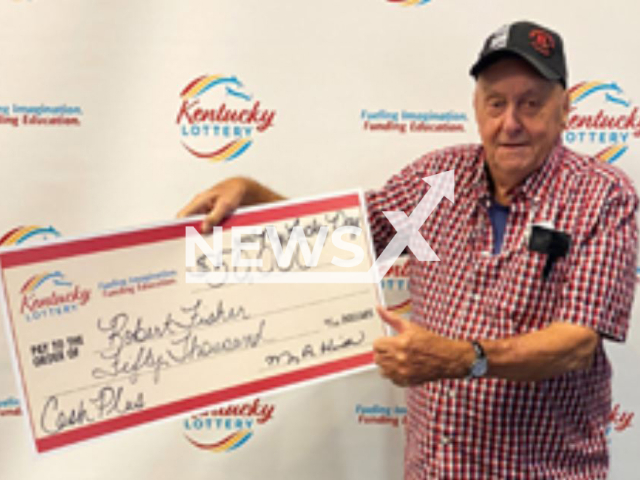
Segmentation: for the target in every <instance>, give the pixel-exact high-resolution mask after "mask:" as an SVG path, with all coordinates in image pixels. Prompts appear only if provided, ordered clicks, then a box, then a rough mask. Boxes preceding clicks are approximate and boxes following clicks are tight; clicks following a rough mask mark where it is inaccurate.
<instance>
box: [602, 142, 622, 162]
mask: <svg viewBox="0 0 640 480" xmlns="http://www.w3.org/2000/svg"><path fill="white" fill-rule="evenodd" d="M628 149H629V147H628V146H627V145H625V144H623V143H619V144H617V145H611V146H610V147H607V148H605V149H604V150H601V151H599V152H598V153H596V154H595V155H594V157H596V158H597V159H598V160H600V161H601V162H606V163H613V162H615V161H616V160H617V159H618V158H620V157H621V156H622V155H623V154H624V152H626V151H627V150H628Z"/></svg>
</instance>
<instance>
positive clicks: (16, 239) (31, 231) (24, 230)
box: [0, 225, 60, 247]
mask: <svg viewBox="0 0 640 480" xmlns="http://www.w3.org/2000/svg"><path fill="white" fill-rule="evenodd" d="M46 235H52V236H54V237H59V236H60V233H59V232H58V231H57V230H56V229H55V228H53V227H46V228H43V227H39V226H36V225H32V226H26V227H24V226H21V227H16V228H14V229H12V230H9V231H8V232H7V233H5V234H4V235H3V236H2V238H0V246H2V247H7V246H10V245H20V244H21V243H23V242H26V241H27V240H29V239H31V238H33V237H35V236H46Z"/></svg>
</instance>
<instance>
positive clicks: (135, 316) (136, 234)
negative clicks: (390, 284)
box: [0, 193, 384, 452]
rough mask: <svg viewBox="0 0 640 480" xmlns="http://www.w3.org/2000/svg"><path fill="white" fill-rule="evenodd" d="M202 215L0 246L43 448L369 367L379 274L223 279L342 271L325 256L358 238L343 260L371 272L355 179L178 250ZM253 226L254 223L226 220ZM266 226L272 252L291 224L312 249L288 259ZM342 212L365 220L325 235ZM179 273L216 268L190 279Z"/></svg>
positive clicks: (8, 316)
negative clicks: (320, 279)
mask: <svg viewBox="0 0 640 480" xmlns="http://www.w3.org/2000/svg"><path fill="white" fill-rule="evenodd" d="M199 223H200V220H199V219H189V220H181V221H174V222H171V223H167V224H163V225H159V226H152V227H145V228H140V229H135V230H127V231H122V232H117V233H109V234H105V235H97V236H91V237H86V238H79V239H71V240H56V241H54V242H52V243H47V244H40V245H34V246H30V247H16V248H8V249H3V250H0V265H1V279H2V294H3V300H4V305H3V310H4V312H3V313H4V316H5V320H6V322H5V323H6V325H7V327H8V328H7V335H8V337H9V343H10V345H11V348H12V350H13V352H12V354H13V358H14V364H15V367H16V372H17V374H18V376H19V380H20V384H21V391H22V395H23V401H24V403H23V405H25V410H26V412H27V413H28V415H27V417H28V422H29V428H30V431H31V434H32V437H33V441H34V444H35V447H36V450H37V451H38V452H44V451H48V450H52V449H56V448H59V447H63V446H66V445H70V444H73V443H76V442H80V441H83V440H86V439H89V438H93V437H98V436H101V435H104V434H107V433H111V432H116V431H120V430H123V429H126V428H129V427H133V426H136V425H141V424H144V423H147V422H151V421H154V420H158V419H162V418H167V417H170V416H173V415H177V414H180V413H185V412H191V411H195V410H198V409H204V408H205V407H208V406H210V405H212V404H214V403H219V402H226V401H231V400H234V399H237V398H241V397H245V396H248V395H253V394H257V393H262V392H266V391H269V390H274V389H279V388H283V387H287V386H293V385H299V384H302V383H304V382H307V381H311V380H316V379H320V378H328V377H329V376H332V375H336V374H344V373H346V372H350V371H354V370H357V369H361V368H364V367H367V366H370V365H371V363H372V357H373V356H372V348H371V345H372V342H373V340H374V339H375V338H377V337H379V336H380V335H383V334H384V329H383V327H382V324H381V322H380V320H379V318H378V317H377V315H376V313H375V304H376V303H379V302H380V301H381V297H380V295H379V291H378V284H376V283H373V282H371V283H368V284H367V283H354V284H350V283H337V284H331V283H322V284H314V283H312V282H311V283H308V282H307V283H305V282H302V283H295V284H287V283H281V282H277V281H276V282H274V283H273V284H271V283H269V282H265V281H261V282H260V283H246V282H239V281H237V278H236V277H234V278H235V280H236V281H233V282H231V281H229V282H225V281H224V278H229V279H231V278H232V276H250V275H251V274H252V273H258V272H259V273H261V274H262V275H263V276H264V275H273V278H277V276H278V275H281V274H283V273H290V272H292V271H299V272H309V273H311V272H318V271H322V272H334V273H335V272H336V271H338V270H340V268H343V267H337V266H336V262H335V261H332V260H335V259H336V258H338V259H342V260H343V261H348V260H349V257H350V256H351V257H353V256H354V254H355V253H357V252H364V255H363V259H362V262H360V264H359V265H358V266H356V267H353V268H352V270H354V271H367V270H368V269H369V268H370V267H371V265H372V251H371V244H370V239H369V234H368V226H367V222H366V215H365V209H364V207H363V201H362V195H361V194H360V193H348V194H340V195H334V196H329V197H323V198H318V199H313V200H305V201H294V202H283V203H279V204H273V205H271V206H266V207H259V208H252V209H248V210H245V211H240V212H239V213H237V214H236V215H234V216H232V217H230V218H229V219H228V220H227V221H226V222H225V223H224V224H223V229H222V235H221V236H220V239H221V240H222V244H219V245H218V247H220V248H219V249H218V256H217V257H216V256H214V255H211V256H207V254H206V252H204V253H203V252H202V250H201V249H199V248H198V247H197V245H196V246H194V245H195V244H193V245H192V248H191V250H193V252H195V255H196V258H195V259H193V258H192V259H191V262H187V260H188V258H187V257H188V256H189V255H188V253H189V250H190V249H188V248H186V244H187V242H186V233H185V232H186V231H187V230H188V228H187V227H191V229H190V230H191V231H193V228H198V226H199ZM247 226H252V227H253V229H252V230H251V231H252V232H253V233H251V234H250V235H246V234H244V235H240V236H238V232H240V233H242V232H243V231H245V232H246V229H245V230H242V228H240V229H239V230H238V231H236V233H235V234H233V231H234V229H236V227H247ZM267 226H270V229H271V234H272V235H273V234H274V232H277V237H278V238H279V240H280V242H281V243H280V247H281V252H280V253H283V252H284V253H286V247H287V246H288V245H289V240H291V237H292V232H294V231H296V230H297V231H298V233H302V234H304V235H303V237H304V239H303V240H304V241H305V242H308V244H307V247H308V251H306V250H305V248H302V246H303V245H302V243H300V242H298V243H296V244H295V245H294V246H295V248H293V247H291V248H290V249H289V252H288V253H289V254H290V255H289V258H288V260H289V263H288V264H283V263H281V262H280V260H282V258H279V257H278V258H277V257H276V255H275V254H274V251H273V248H272V247H273V245H272V244H271V241H270V239H271V240H273V239H274V237H273V236H272V237H269V235H268V234H267V229H266V227H267ZM344 226H349V227H355V228H356V229H360V230H361V232H362V234H361V235H355V234H350V235H349V234H348V235H342V236H341V237H340V240H341V242H342V243H340V242H337V241H336V242H332V241H331V237H332V235H333V233H335V232H336V231H337V230H338V229H340V227H344ZM258 227H264V230H263V231H262V233H260V232H261V230H262V229H261V228H258ZM296 227H299V228H296ZM332 232H333V233H332ZM218 233H220V232H218ZM321 234H322V235H321ZM321 237H322V239H323V241H324V244H323V245H322V246H321V247H322V248H321V249H320V247H318V249H316V248H315V247H316V246H317V243H318V241H319V240H320V238H321ZM201 238H203V239H205V240H207V241H208V242H210V243H211V244H212V245H213V244H214V243H215V242H212V240H213V235H209V236H202V237H201ZM232 238H233V239H236V240H238V241H241V242H243V243H239V244H238V243H237V242H236V243H237V244H231V240H232ZM299 239H300V236H298V237H297V239H296V241H298V240H299ZM334 240H335V238H334ZM291 243H292V244H293V241H292V242H291ZM347 244H348V245H350V247H347V246H346V245H347ZM336 245H337V246H336ZM340 245H341V246H342V249H340V248H338V247H339V246H340ZM235 247H238V248H235ZM204 250H206V248H205V249H204ZM211 250H212V251H214V249H213V247H212V248H211ZM238 252H240V253H239V254H238ZM311 252H314V253H315V257H314V258H312V259H311V260H314V259H315V264H313V265H309V264H308V262H307V261H308V260H309V259H310V256H309V254H310V253H311ZM349 252H353V254H351V253H349ZM235 254H237V258H235V259H234V258H233V255H235ZM361 256H362V255H361ZM285 257H286V255H285ZM238 260H241V261H238ZM187 263H191V265H192V266H190V267H187ZM312 263H313V262H312ZM338 263H339V262H338ZM239 264H242V265H244V266H239ZM247 264H249V265H250V266H246V265H247ZM188 272H190V273H194V272H196V273H197V272H215V273H219V274H223V275H222V279H221V278H219V277H217V280H216V281H215V282H212V283H187V281H186V276H187V273H188ZM225 276H228V277H225Z"/></svg>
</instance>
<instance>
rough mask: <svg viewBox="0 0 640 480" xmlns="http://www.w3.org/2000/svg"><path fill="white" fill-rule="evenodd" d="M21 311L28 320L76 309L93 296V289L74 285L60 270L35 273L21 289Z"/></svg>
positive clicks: (62, 313) (57, 314) (53, 315)
mask: <svg viewBox="0 0 640 480" xmlns="http://www.w3.org/2000/svg"><path fill="white" fill-rule="evenodd" d="M20 294H21V295H22V301H21V303H20V313H21V314H22V315H23V316H24V318H25V319H26V320H27V321H32V320H41V319H44V318H48V317H55V316H59V315H64V314H67V313H70V312H73V311H76V310H77V309H78V307H81V306H83V305H86V303H87V302H88V301H89V299H90V298H91V290H90V289H87V288H82V287H80V286H79V285H74V284H73V283H72V282H70V281H69V280H67V278H66V277H65V275H64V274H63V273H62V272H60V271H56V272H44V273H40V274H37V275H33V276H32V277H30V278H29V279H27V281H26V282H25V283H24V285H23V286H22V288H21V289H20Z"/></svg>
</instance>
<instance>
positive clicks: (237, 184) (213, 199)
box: [178, 177, 284, 233]
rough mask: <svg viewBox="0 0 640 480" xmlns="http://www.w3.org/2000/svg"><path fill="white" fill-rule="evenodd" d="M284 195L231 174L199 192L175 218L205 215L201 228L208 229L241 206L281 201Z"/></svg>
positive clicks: (207, 230) (206, 230)
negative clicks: (229, 176)
mask: <svg viewBox="0 0 640 480" xmlns="http://www.w3.org/2000/svg"><path fill="white" fill-rule="evenodd" d="M283 199H284V197H282V196H280V195H279V194H277V193H275V192H273V191H271V190H269V189H268V188H266V187H264V186H262V185H260V184H259V183H258V182H256V181H254V180H251V179H250V178H246V177H234V178H229V179H227V180H224V181H222V182H220V183H217V184H216V185H214V186H213V187H211V188H209V189H208V190H205V191H203V192H200V193H198V194H197V195H196V196H195V197H193V199H192V200H191V202H189V203H188V204H187V205H186V206H185V207H184V208H183V209H182V210H180V212H178V217H180V218H183V217H187V216H189V215H201V214H205V215H206V217H205V219H204V220H203V221H202V231H203V232H207V233H208V232H210V231H211V230H212V229H213V226H214V225H217V224H219V223H220V222H221V221H222V220H223V219H224V218H225V217H227V216H229V215H231V214H232V213H233V211H234V210H236V209H237V208H238V207H241V206H249V205H257V204H260V203H268V202H274V201H277V200H283Z"/></svg>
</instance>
